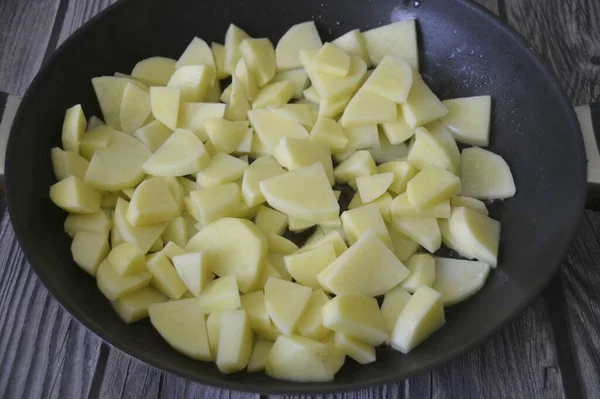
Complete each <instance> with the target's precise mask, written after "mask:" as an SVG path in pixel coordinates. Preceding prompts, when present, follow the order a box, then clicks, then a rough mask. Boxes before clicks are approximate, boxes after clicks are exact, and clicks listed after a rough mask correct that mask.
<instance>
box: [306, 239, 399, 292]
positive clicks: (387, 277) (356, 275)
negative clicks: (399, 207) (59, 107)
mask: <svg viewBox="0 0 600 399" xmlns="http://www.w3.org/2000/svg"><path fill="white" fill-rule="evenodd" d="M365 264H369V267H368V268H365V267H364V265H365ZM407 275H408V269H406V267H405V266H404V265H403V264H402V262H400V261H399V260H398V259H397V258H396V256H395V255H394V253H393V252H392V251H391V250H390V249H389V248H387V247H386V246H385V244H383V242H382V241H381V240H380V239H379V238H377V236H376V235H375V233H373V232H372V231H367V232H366V233H365V234H363V235H362V236H361V237H360V239H359V240H358V241H357V242H356V243H355V244H354V245H352V246H351V247H350V248H349V249H348V250H347V251H345V252H344V253H343V254H341V255H340V256H339V257H338V258H337V259H336V260H335V261H333V262H332V263H331V264H330V265H329V266H328V267H327V268H326V269H324V270H323V271H322V272H321V273H319V274H318V275H317V278H318V280H319V282H320V283H321V286H322V287H324V288H326V289H327V290H328V291H331V292H333V293H335V294H338V295H339V294H343V293H360V294H364V295H369V296H376V295H382V294H384V293H385V292H387V291H389V290H390V289H391V288H392V287H394V286H395V285H397V284H398V283H400V282H401V281H402V280H403V279H404V278H405V277H406V276H407Z"/></svg>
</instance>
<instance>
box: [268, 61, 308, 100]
mask: <svg viewBox="0 0 600 399" xmlns="http://www.w3.org/2000/svg"><path fill="white" fill-rule="evenodd" d="M284 80H285V81H288V82H290V84H291V85H292V87H293V88H294V94H293V98H294V99H296V100H300V99H302V98H304V95H303V91H304V90H305V89H306V88H307V87H308V84H309V80H308V74H307V73H306V71H305V70H304V68H298V69H290V70H288V71H281V72H278V73H277V74H276V75H275V76H274V77H273V79H271V83H275V82H282V81H284Z"/></svg>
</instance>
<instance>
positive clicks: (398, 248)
mask: <svg viewBox="0 0 600 399" xmlns="http://www.w3.org/2000/svg"><path fill="white" fill-rule="evenodd" d="M388 232H389V234H390V238H391V239H392V243H393V244H394V255H396V257H397V258H398V259H399V260H400V261H402V262H404V261H406V260H407V259H408V258H410V256H411V255H412V254H414V253H415V252H417V250H418V249H419V248H420V245H419V244H418V243H417V242H416V241H414V240H412V239H411V238H408V237H407V236H406V235H405V234H404V233H401V232H400V231H398V229H397V228H396V227H395V225H394V224H393V223H391V224H390V225H389V226H388Z"/></svg>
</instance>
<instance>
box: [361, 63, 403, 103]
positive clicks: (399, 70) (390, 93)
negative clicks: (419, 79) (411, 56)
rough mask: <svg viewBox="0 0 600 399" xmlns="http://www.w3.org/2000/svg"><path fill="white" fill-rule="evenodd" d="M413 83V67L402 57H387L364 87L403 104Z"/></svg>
mask: <svg viewBox="0 0 600 399" xmlns="http://www.w3.org/2000/svg"><path fill="white" fill-rule="evenodd" d="M412 82H413V72H412V67H411V65H410V64H409V63H408V62H406V61H405V60H404V59H402V58H400V57H394V56H392V55H386V56H384V57H383V59H382V60H381V61H380V62H379V65H377V67H376V68H375V70H374V71H373V73H372V74H371V76H369V78H368V79H367V81H366V82H365V84H364V85H363V87H364V88H365V90H368V91H370V92H372V93H374V94H377V95H379V96H381V97H384V98H387V99H388V100H391V101H393V102H395V103H398V104H402V103H405V102H406V99H407V98H408V93H409V92H410V88H411V87H412Z"/></svg>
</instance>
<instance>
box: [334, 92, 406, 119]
mask: <svg viewBox="0 0 600 399" xmlns="http://www.w3.org/2000/svg"><path fill="white" fill-rule="evenodd" d="M396 118H397V114H396V103H394V102H393V101H391V100H389V99H387V98H384V97H381V96H379V95H377V94H373V93H372V92H370V91H368V90H366V89H365V88H361V89H360V90H358V92H357V93H356V94H355V95H354V97H352V99H351V100H350V102H349V103H348V105H347V106H346V109H345V110H344V113H343V114H342V117H341V118H340V124H341V125H342V126H343V127H355V126H363V125H370V124H374V123H388V122H394V121H396Z"/></svg>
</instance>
